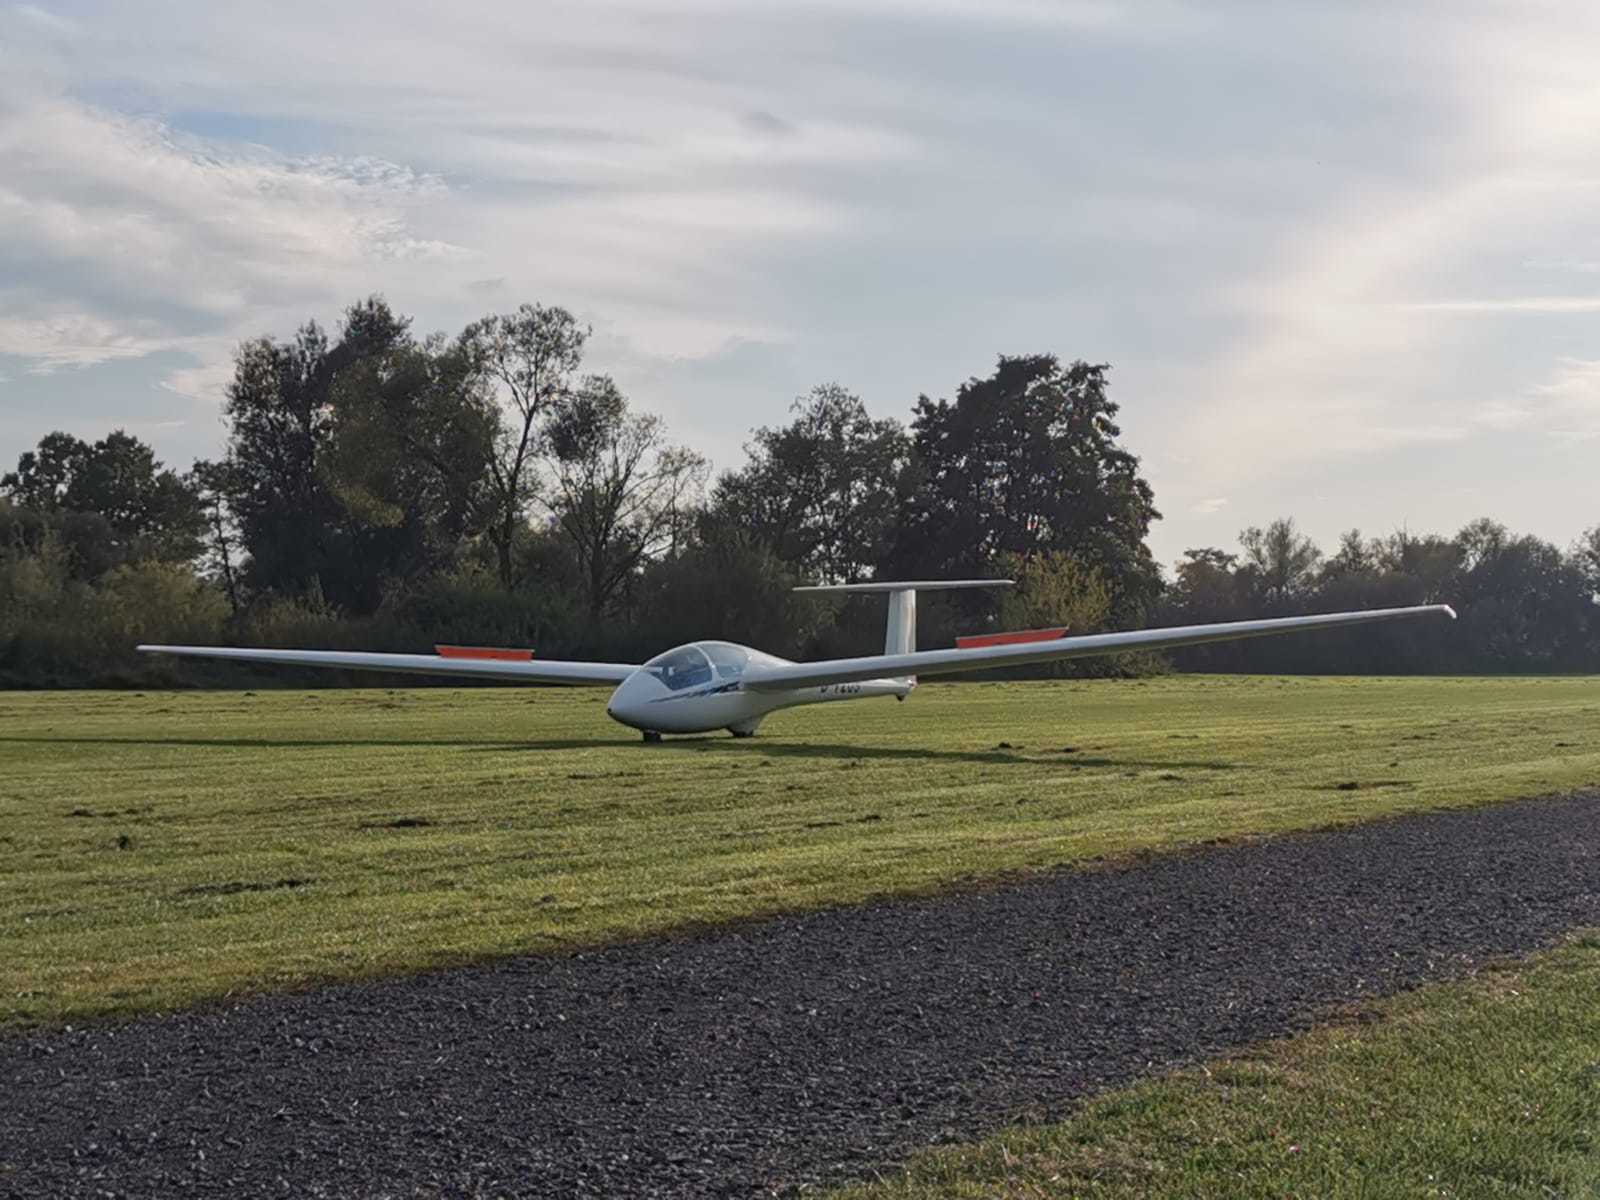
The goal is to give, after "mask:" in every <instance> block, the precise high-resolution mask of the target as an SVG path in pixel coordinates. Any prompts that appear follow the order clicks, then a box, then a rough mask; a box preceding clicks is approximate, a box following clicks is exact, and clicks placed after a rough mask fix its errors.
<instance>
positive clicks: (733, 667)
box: [644, 642, 750, 692]
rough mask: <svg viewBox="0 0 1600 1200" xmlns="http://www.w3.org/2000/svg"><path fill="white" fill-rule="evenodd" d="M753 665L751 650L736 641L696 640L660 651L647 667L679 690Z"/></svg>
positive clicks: (730, 676)
mask: <svg viewBox="0 0 1600 1200" xmlns="http://www.w3.org/2000/svg"><path fill="white" fill-rule="evenodd" d="M749 665H750V651H748V650H746V649H745V648H744V647H743V646H736V645H734V644H733V643H732V642H695V643H694V644H693V645H690V646H679V647H678V648H677V649H675V650H668V651H667V652H666V653H665V654H658V655H656V656H655V657H654V658H652V659H651V660H650V661H649V662H647V663H645V664H644V669H645V670H646V671H648V672H650V674H652V675H654V676H655V677H656V678H657V679H659V680H660V681H661V682H662V683H664V684H666V685H667V687H669V688H670V689H672V690H673V691H675V692H681V691H682V690H683V689H684V688H691V687H697V686H699V685H700V684H703V683H710V682H711V680H712V677H713V675H714V676H715V677H716V678H717V679H720V680H723V681H725V682H726V681H730V680H734V679H738V678H739V677H740V676H741V675H743V674H744V672H745V668H746V667H748V666H749Z"/></svg>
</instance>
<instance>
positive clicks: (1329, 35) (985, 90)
mask: <svg viewBox="0 0 1600 1200" xmlns="http://www.w3.org/2000/svg"><path fill="white" fill-rule="evenodd" d="M48 8H49V6H44V5H34V6H23V7H18V6H15V5H13V6H11V7H0V161H3V162H4V163H5V170H4V172H3V173H0V353H13V354H20V355H26V360H25V361H19V362H16V363H13V362H11V361H9V360H8V361H7V362H6V364H5V365H6V368H7V370H8V371H9V372H10V373H11V374H13V375H14V376H21V377H22V378H23V381H24V382H25V383H28V384H29V385H30V386H31V385H32V384H33V383H36V382H38V381H40V380H43V381H44V382H45V383H48V384H50V385H51V386H59V388H60V394H61V395H63V396H64V397H65V396H68V387H67V381H69V380H70V379H71V378H73V377H74V376H76V377H78V378H83V377H84V376H85V373H86V372H88V371H89V370H91V367H92V364H96V363H98V364H101V366H100V367H93V368H92V369H93V370H97V371H99V370H103V371H105V372H107V373H108V375H109V374H111V373H115V372H123V377H124V378H128V379H133V378H134V377H135V375H136V372H137V371H138V370H139V368H140V365H141V364H142V365H143V367H145V368H149V370H151V371H154V370H155V367H154V366H153V365H152V364H155V363H157V362H159V363H160V370H161V371H162V372H164V374H163V375H162V377H161V379H160V380H159V381H158V382H151V381H147V380H145V377H144V376H143V375H139V376H138V378H139V380H140V381H141V383H142V386H145V387H146V388H147V390H149V391H150V392H153V393H158V395H157V396H156V399H157V400H158V401H160V402H164V403H168V404H172V403H176V402H177V401H178V400H184V399H187V398H204V397H209V398H210V399H211V400H212V401H215V399H216V398H217V396H218V395H219V394H220V391H221V387H222V385H223V384H224V382H225V380H226V377H227V363H228V358H229V354H230V352H231V350H232V348H233V347H234V346H235V345H236V344H237V342H238V340H239V339H241V338H244V337H249V336H255V335H259V334H266V333H270V334H274V335H277V336H285V335H287V334H288V333H289V332H290V331H291V330H292V329H293V328H294V327H295V326H296V325H298V324H299V323H301V322H302V321H304V320H306V319H307V318H309V317H313V316H315V317H318V318H319V319H321V320H323V321H324V322H327V321H330V320H331V319H333V318H335V317H336V315H337V313H338V311H339V309H340V308H341V307H342V306H343V305H344V304H346V303H348V302H349V301H351V300H353V299H356V298H358V297H360V296H362V295H365V294H368V293H370V292H373V291H380V292H383V293H384V294H385V295H386V296H387V297H388V298H389V299H390V300H391V301H392V302H393V303H394V304H395V305H396V306H397V307H399V308H400V309H401V310H402V311H406V312H409V313H414V314H415V315H416V318H417V325H418V327H419V328H421V329H433V328H444V329H451V328H459V327H460V325H461V324H463V323H465V321H467V320H469V319H471V318H473V317H475V316H477V315H480V314H481V312H482V309H483V308H484V307H486V306H491V305H492V306H497V307H503V306H509V305H512V304H515V303H518V302H521V301H523V300H539V301H543V302H547V303H560V304H565V305H567V306H568V307H570V308H572V309H573V310H574V311H576V312H578V313H579V315H580V316H581V317H582V319H584V320H585V321H587V322H590V323H592V324H593V325H594V327H595V329H596V336H595V338H594V340H593V341H592V342H591V360H592V361H591V365H592V366H593V367H594V368H595V369H597V370H606V371H612V372H614V373H615V374H617V376H618V377H619V379H622V380H623V381H624V382H625V385H626V386H628V387H629V388H630V389H631V390H632V392H633V395H634V398H635V400H636V402H638V403H639V404H641V405H642V406H645V407H648V408H651V409H654V410H656V411H659V412H662V413H663V414H664V415H665V416H667V417H668V419H669V421H670V423H671V424H672V426H673V428H674V429H677V430H682V431H684V435H685V436H693V437H694V438H695V439H696V444H697V445H702V446H706V447H708V448H710V449H712V451H713V453H714V454H715V455H716V456H717V457H718V461H719V465H729V464H730V463H731V462H732V461H735V460H734V457H733V456H736V455H737V453H738V443H739V442H741V441H742V440H743V439H744V437H745V436H746V431H747V430H748V429H749V428H750V427H751V426H752V425H759V424H769V423H772V422H774V421H780V420H782V419H783V416H784V413H785V411H786V408H787V405H788V402H789V400H790V399H791V398H792V397H793V396H794V395H795V394H797V393H800V392H803V391H804V390H806V388H808V387H809V386H810V385H811V384H813V383H815V382H817V381H819V380H821V379H828V378H836V379H839V380H840V381H841V382H843V383H845V384H846V385H848V386H851V387H853V388H855V389H857V390H859V391H860V392H861V393H862V394H863V396H864V397H865V398H866V400H867V402H868V404H869V405H870V406H872V408H873V409H874V411H875V412H878V413H881V414H883V415H891V414H892V415H897V416H901V417H904V415H905V414H906V412H907V409H908V408H909V405H910V404H911V402H912V401H913V399H914V397H915V396H916V394H917V393H919V392H927V393H929V394H934V395H948V394H949V393H950V392H951V391H952V390H953V388H954V387H955V386H956V385H957V384H958V383H959V381H960V380H962V379H964V378H966V377H968V376H969V375H971V374H974V373H977V372H982V371H986V370H988V369H989V368H990V367H991V366H992V364H993V361H994V357H995V355H996V354H997V353H1000V352H1011V353H1015V352H1032V351H1037V350H1052V351H1056V352H1058V353H1061V354H1062V355H1064V356H1068V357H1072V356H1078V355H1081V356H1083V357H1086V358H1091V359H1094V360H1096V361H1110V362H1112V363H1113V364H1114V365H1115V368H1116V371H1115V374H1114V376H1113V383H1114V393H1115V397H1116V399H1117V400H1118V401H1119V402H1120V403H1122V404H1123V413H1122V418H1121V419H1122V420H1123V424H1124V428H1125V430H1126V431H1127V437H1128V441H1129V444H1130V446H1131V447H1132V448H1133V449H1134V450H1136V451H1137V452H1138V453H1140V454H1141V455H1142V456H1143V457H1144V460H1145V462H1146V464H1147V465H1148V469H1149V471H1150V473H1151V475H1152V479H1153V482H1154V484H1155V486H1156V490H1157V496H1158V502H1159V503H1160V505H1161V507H1162V508H1163V509H1164V510H1165V511H1166V512H1168V514H1169V517H1168V521H1167V523H1166V524H1165V525H1164V526H1162V527H1161V528H1160V529H1159V530H1158V534H1157V540H1158V543H1163V544H1158V545H1157V547H1156V549H1157V552H1158V554H1160V555H1161V556H1162V557H1170V554H1169V553H1168V547H1176V546H1180V545H1183V544H1205V543H1212V542H1216V541H1217V540H1218V538H1219V537H1221V536H1223V534H1228V535H1231V532H1232V529H1233V528H1234V527H1235V526H1236V525H1237V523H1238V522H1239V520H1241V519H1243V517H1241V516H1238V515H1230V514H1243V516H1248V514H1250V513H1254V512H1257V511H1259V510H1262V509H1265V510H1266V511H1267V512H1273V511H1292V512H1296V513H1298V514H1300V515H1302V516H1303V517H1304V519H1305V523H1306V524H1307V525H1308V526H1310V525H1314V524H1315V521H1316V513H1315V511H1314V510H1316V509H1317V507H1318V506H1319V505H1320V506H1323V507H1328V506H1331V505H1332V504H1334V503H1335V499H1334V498H1333V497H1335V496H1336V494H1337V493H1336V488H1335V485H1334V484H1331V483H1328V482H1327V481H1328V480H1330V479H1332V478H1334V477H1335V476H1337V477H1338V478H1343V479H1352V478H1359V479H1361V481H1362V486H1361V498H1362V499H1363V501H1364V502H1366V503H1370V504H1371V505H1372V506H1373V507H1374V509H1375V510H1378V515H1377V516H1365V515H1364V516H1363V517H1362V519H1363V520H1364V521H1373V520H1378V521H1381V520H1382V519H1383V517H1382V510H1383V508H1384V506H1387V507H1388V509H1391V510H1394V511H1404V512H1407V513H1411V514H1412V515H1413V516H1414V515H1415V511H1414V510H1413V509H1411V508H1408V507H1407V506H1408V505H1410V504H1412V503H1413V498H1414V496H1415V495H1416V494H1417V492H1418V491H1419V488H1418V487H1417V480H1418V479H1419V478H1421V477H1423V476H1422V468H1421V467H1419V466H1418V464H1421V463H1427V464H1428V467H1427V470H1428V471H1431V472H1433V473H1432V474H1430V475H1428V476H1427V478H1428V479H1429V483H1430V489H1431V490H1433V491H1442V490H1443V489H1442V488H1440V489H1432V485H1433V484H1435V483H1441V484H1444V485H1448V486H1456V485H1457V484H1459V486H1474V487H1475V486H1477V485H1478V484H1479V483H1480V482H1481V480H1482V478H1483V477H1484V471H1483V469H1482V461H1483V459H1482V458H1481V457H1479V456H1488V455H1490V454H1492V453H1493V452H1495V451H1498V450H1504V449H1506V448H1507V446H1511V445H1521V444H1523V443H1527V444H1529V445H1532V444H1533V443H1534V442H1537V446H1538V448H1539V449H1540V450H1543V451H1546V452H1548V451H1550V450H1551V449H1552V445H1553V443H1552V442H1551V439H1550V438H1549V437H1548V436H1547V434H1546V433H1545V432H1544V428H1545V425H1546V420H1545V417H1546V416H1547V415H1550V414H1555V415H1556V416H1557V417H1559V420H1558V421H1557V422H1556V424H1557V425H1560V427H1562V428H1570V429H1572V430H1579V431H1581V430H1584V429H1587V428H1589V427H1590V426H1589V425H1588V424H1586V420H1587V418H1586V417H1585V413H1586V412H1587V410H1586V409H1585V408H1584V407H1583V406H1582V405H1581V404H1579V403H1578V402H1577V401H1576V400H1574V399H1573V398H1572V395H1571V394H1569V391H1561V390H1559V389H1563V388H1568V389H1570V388H1572V387H1577V386H1578V385H1577V384H1573V383H1571V379H1570V378H1569V375H1570V373H1571V372H1573V371H1578V368H1575V367H1572V366H1571V363H1584V362H1588V361H1590V360H1592V359H1593V358H1595V356H1596V354H1600V350H1597V349H1594V348H1593V340H1592V339H1593V335H1592V333H1590V332H1589V330H1590V328H1591V327H1592V314H1593V313H1594V312H1595V311H1596V306H1597V301H1595V300H1594V299H1591V298H1590V297H1589V296H1588V295H1586V294H1585V293H1586V292H1587V291H1588V290H1590V289H1588V288H1587V286H1586V285H1587V283H1588V282H1589V281H1588V280H1587V279H1584V278H1577V277H1563V276H1560V275H1555V274H1552V272H1569V271H1570V272H1579V271H1587V270H1590V269H1591V268H1592V267H1593V259H1594V255H1593V253H1592V250H1593V247H1594V246H1595V245H1596V244H1600V243H1597V241H1596V239H1597V237H1600V217H1597V216H1596V214H1597V213H1600V204H1596V203H1595V201H1596V199H1597V198H1600V181H1597V180H1596V178H1595V172H1594V169H1593V163H1594V162H1595V161H1597V157H1596V156H1597V155H1600V90H1597V85H1596V84H1595V82H1594V75H1593V70H1592V61H1591V59H1592V55H1591V54H1590V53H1589V47H1590V46H1591V45H1592V44H1593V35H1600V10H1591V9H1588V8H1585V7H1583V6H1579V5H1576V4H1559V3H1550V4H1544V5H1536V6H1525V7H1524V8H1520V9H1518V10H1517V11H1516V12H1511V11H1510V10H1507V9H1504V8H1502V7H1501V6H1496V5H1492V4H1488V3H1485V2H1482V0H1468V2H1467V3H1466V4H1465V5H1452V6H1444V5H1438V4H1422V5H1413V6H1401V7H1395V6H1388V7H1381V6H1377V5H1373V4H1368V3H1358V4H1354V5H1343V6H1328V5H1324V4H1317V3H1313V2H1311V0H1286V2H1285V3H1283V4H1279V5H1272V6H1260V5H1256V4H1248V3H1242V2H1232V3H1230V2H1227V0H1225V2H1224V3H1223V4H1222V5H1220V6H1218V7H1214V8H1212V9H1208V10H1205V11H1204V12H1202V11H1201V10H1199V9H1197V8H1195V7H1194V6H1190V5H1178V4H1173V3H1167V2H1165V0H1149V2H1141V3H1132V2H1131V0H1130V2H1121V0H1089V2H1083V3H1072V2H1062V3H1057V2H1054V0H1050V2H1046V0H984V2H979V0H932V2H930V3H917V2H914V0H849V2H847V0H806V2H804V3H791V4H780V3H774V4H764V5H748V4H740V3H736V2H735V0H618V2H617V3H614V4H606V5H591V4H584V3H579V2H576V0H550V2H549V3H546V4H540V5H536V6H530V5H525V4H515V3H510V2H494V0H486V2H485V3H484V4H483V5H481V6H479V7H478V8H476V9H474V11H473V15H472V17H471V19H467V20H463V19H461V18H460V17H459V15H457V14H454V13H451V12H449V11H447V10H445V9H442V8H439V7H438V6H429V5H425V4H420V3H412V2H411V0H404V2H403V3H401V4H399V5H394V4H379V3H377V0H350V2H349V3H346V4H343V5H339V6H332V7H330V6H327V5H311V4H309V3H305V2H304V0H285V2H284V3H282V4H279V5H274V6H271V7H262V6H248V5H243V6H227V7H226V8H224V9H222V10H218V9H216V7H215V6H214V5H210V4H204V3H201V2H200V0H175V2H174V3H173V4H171V5H169V6H166V7H164V9H163V14H164V15H163V21H162V30H161V33H162V36H161V37H159V38H155V37H151V36H149V31H148V28H147V26H148V24H149V17H148V15H147V14H146V13H145V12H143V11H142V10H141V9H140V8H139V7H138V6H135V5H126V4H116V3H111V2H110V0H77V3H75V4H74V5H73V7H72V8H71V14H72V18H71V20H70V21H69V20H67V19H66V18H61V19H59V20H54V21H53V20H52V18H54V16H55V14H54V13H53V12H52V11H47V9H48ZM24 9H27V11H24ZM352 47H359V48H360V53H353V52H352ZM1530 316H1537V317H1539V318H1540V319H1539V320H1537V321H1533V320H1528V319H1527V318H1528V317H1530ZM1468 318H1470V319H1468ZM141 356H142V357H141ZM74 366H76V367H79V368H82V369H81V370H79V371H76V372H75V371H71V370H67V368H68V367H74ZM30 370H31V371H41V370H43V371H50V372H53V373H52V374H50V375H47V376H37V375H28V374H27V372H28V371H30ZM1563 372H1568V374H1563ZM1581 374H1582V372H1581V371H1578V375H1579V376H1581ZM1576 377H1577V376H1572V378H1576ZM1547 386H1548V387H1554V388H1556V389H1558V390H1557V391H1555V392H1543V391H1541V390H1540V389H1541V388H1544V387H1547ZM146 399H148V397H146ZM64 402H73V403H76V402H77V401H76V400H68V401H64ZM1574 405H1576V407H1573V406H1574ZM184 411H185V412H187V411H189V410H188V409H185V410H184ZM205 424H206V423H205V422H203V421H202V422H196V426H197V427H199V426H204V425H205ZM1551 427H1552V428H1554V427H1555V426H1554V425H1552V426H1551ZM195 436H196V437H198V436H199V434H196V435H195ZM207 436H214V430H208V431H207ZM1574 436H1577V435H1576V434H1574ZM182 445H183V447H184V449H185V450H188V449H189V448H190V446H191V444H190V443H187V442H185V443H182ZM1563 445H1564V444H1563ZM167 453H169V455H170V456H173V457H176V456H177V454H176V452H175V451H167ZM1530 453H1531V451H1530ZM1572 469H1573V470H1577V469H1578V468H1577V467H1573V468H1572ZM1546 475H1547V477H1550V478H1554V474H1553V473H1552V472H1550V471H1547V472H1546ZM1313 477H1315V478H1317V479H1319V480H1320V481H1322V482H1320V483H1319V484H1318V488H1317V489H1313V488H1312V487H1311V485H1310V484H1309V483H1308V482H1307V481H1308V480H1309V479H1311V478H1313ZM1452 481H1453V482H1452ZM1552 486H1554V485H1552ZM1340 502H1344V501H1340ZM1251 519H1253V518H1251ZM1330 519H1331V518H1330ZM1341 520H1342V518H1341ZM1217 530H1220V531H1221V533H1218V532H1216V531H1217Z"/></svg>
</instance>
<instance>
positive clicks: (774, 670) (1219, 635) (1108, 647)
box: [744, 604, 1456, 692]
mask: <svg viewBox="0 0 1600 1200" xmlns="http://www.w3.org/2000/svg"><path fill="white" fill-rule="evenodd" d="M1455 615H1456V614H1455V610H1454V609H1452V608H1451V607H1450V606H1449V605H1448V604H1424V605H1420V606H1418V607H1415V608H1374V609H1368V610H1366V611H1364V612H1345V613H1322V614H1321V615H1319V616H1314V617H1277V618H1273V619H1270V620H1265V621H1228V622H1224V623H1223V624H1220V625H1178V626H1174V627H1172V628H1170V629H1137V630H1133V631H1130V632H1128V633H1095V634H1089V635H1087V636H1084V637H1072V638H1057V639H1054V640H1052V641H1047V642H1024V643H1020V644H1010V645H997V646H981V647H976V648H972V649H966V650H963V649H953V650H918V651H914V652H912V653H910V654H875V655H869V656H867V657H864V658H835V659H828V660H826V661H824V662H809V663H790V664H787V665H784V666H779V667H763V668H761V669H759V670H757V669H751V670H750V671H747V672H746V673H745V676H744V686H745V687H746V688H747V689H749V690H751V691H756V692H781V691H787V690H789V689H791V688H803V687H818V686H821V685H823V684H829V683H855V682H859V681H861V680H865V679H885V678H899V677H901V676H905V675H944V674H950V673H952V672H955V671H982V670H986V669H988V668H990V667H1011V666H1017V665H1019V664H1022V663H1036V662H1052V661H1054V660H1056V659H1062V658H1090V657H1092V656H1094V655H1097V654H1120V653H1122V652H1124V651H1127V650H1161V649H1166V648H1169V647H1173V646H1195V645H1199V644H1201V643H1203V642H1225V641H1231V640H1233V639H1235V638H1251V637H1269V636H1271V635H1273V634H1280V633H1295V632H1298V631H1300V630H1304V629H1334V628H1338V627H1340V626H1344V625H1366V624H1370V623H1373V622H1377V621H1393V620H1398V619H1403V618H1406V617H1426V616H1446V617H1450V618H1452V619H1453V618H1454V617H1455Z"/></svg>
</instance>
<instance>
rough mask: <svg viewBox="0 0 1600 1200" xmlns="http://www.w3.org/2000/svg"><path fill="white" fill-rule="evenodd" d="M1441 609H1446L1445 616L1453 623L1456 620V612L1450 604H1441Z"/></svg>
mask: <svg viewBox="0 0 1600 1200" xmlns="http://www.w3.org/2000/svg"><path fill="white" fill-rule="evenodd" d="M1439 607H1440V608H1442V609H1444V615H1445V616H1447V617H1449V618H1450V619H1451V620H1452V621H1454V620H1455V619H1456V610H1455V609H1453V608H1451V607H1450V606H1449V605H1448V604H1441V605H1440V606H1439Z"/></svg>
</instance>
